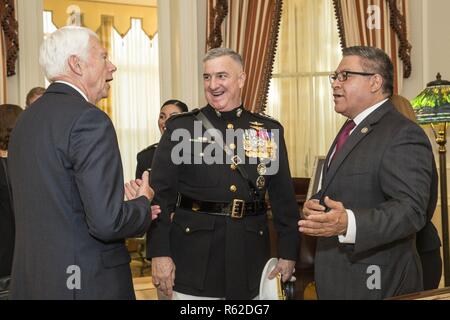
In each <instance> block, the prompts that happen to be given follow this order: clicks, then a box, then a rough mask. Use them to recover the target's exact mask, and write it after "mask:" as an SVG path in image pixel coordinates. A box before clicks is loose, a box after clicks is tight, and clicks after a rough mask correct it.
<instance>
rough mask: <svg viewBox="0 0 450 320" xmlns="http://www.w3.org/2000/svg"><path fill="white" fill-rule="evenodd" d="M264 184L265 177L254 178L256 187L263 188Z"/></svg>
mask: <svg viewBox="0 0 450 320" xmlns="http://www.w3.org/2000/svg"><path fill="white" fill-rule="evenodd" d="M265 185H266V178H264V177H263V176H259V177H258V179H256V186H257V187H258V189H263V188H264V186H265Z"/></svg>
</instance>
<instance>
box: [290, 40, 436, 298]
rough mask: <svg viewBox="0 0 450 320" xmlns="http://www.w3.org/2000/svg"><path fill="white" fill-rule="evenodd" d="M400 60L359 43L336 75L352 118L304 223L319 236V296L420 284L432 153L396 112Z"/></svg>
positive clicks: (337, 93)
mask: <svg viewBox="0 0 450 320" xmlns="http://www.w3.org/2000/svg"><path fill="white" fill-rule="evenodd" d="M393 78H394V77H393V65H392V61H391V60H390V58H389V56H388V55H387V54H386V53H385V52H384V51H383V50H381V49H378V48H373V47H366V46H356V47H348V48H345V49H344V50H343V59H342V60H341V63H340V64H339V66H338V67H337V70H336V72H335V73H333V74H331V75H330V82H331V86H332V89H333V97H334V102H335V107H334V108H335V111H336V112H337V113H339V114H341V115H343V116H345V117H346V118H347V121H346V123H345V124H344V126H343V127H342V129H341V130H340V132H339V134H338V135H337V137H336V139H335V141H334V142H333V144H332V145H331V147H330V149H329V152H328V155H327V157H326V160H325V166H324V170H323V178H322V186H321V189H320V191H319V192H318V193H317V194H316V195H315V196H313V197H312V199H310V200H308V201H306V203H305V205H304V207H303V214H304V219H301V220H300V221H299V227H300V228H299V231H300V232H304V233H305V234H307V235H311V236H315V237H318V238H317V248H316V256H315V271H314V277H315V281H316V288H317V294H318V297H319V299H384V298H389V297H393V296H398V295H403V294H408V293H412V292H417V291H421V290H423V280H422V266H421V261H420V257H419V255H418V253H417V249H416V233H417V232H418V231H419V230H421V229H422V228H423V227H424V226H425V223H426V220H427V208H428V204H429V200H430V190H431V188H432V179H433V178H432V172H433V152H432V149H431V144H430V141H429V139H428V137H427V136H426V134H425V133H424V131H423V130H422V128H420V127H419V126H418V125H417V124H415V123H413V122H412V121H410V120H408V119H406V118H405V117H404V116H402V115H401V114H400V113H399V112H397V111H396V110H395V108H394V106H393V105H392V103H391V102H390V101H389V98H390V97H391V96H392V93H393Z"/></svg>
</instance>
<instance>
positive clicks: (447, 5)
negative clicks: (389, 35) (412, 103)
mask: <svg viewBox="0 0 450 320" xmlns="http://www.w3.org/2000/svg"><path fill="white" fill-rule="evenodd" d="M449 12H450V1H449V0H410V18H409V20H410V23H409V24H410V41H411V44H412V53H411V55H412V67H413V70H412V74H411V78H410V79H405V80H404V82H403V91H402V95H404V96H405V97H407V98H408V99H413V98H414V97H416V96H417V95H418V94H419V93H420V92H421V91H422V90H423V89H424V88H425V86H426V84H427V83H428V82H430V81H433V80H435V79H436V74H437V73H438V72H440V73H441V75H442V77H443V79H446V80H450V28H449V26H448V13H449Z"/></svg>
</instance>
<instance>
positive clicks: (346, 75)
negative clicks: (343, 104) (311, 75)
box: [328, 71, 376, 84]
mask: <svg viewBox="0 0 450 320" xmlns="http://www.w3.org/2000/svg"><path fill="white" fill-rule="evenodd" d="M349 74H354V75H358V76H365V77H368V76H374V75H376V73H369V72H358V71H341V72H334V73H332V74H330V75H329V76H328V80H330V83H331V84H333V83H334V82H335V81H336V80H339V82H344V81H347V79H348V75H349ZM339 75H342V77H343V78H342V80H341V79H339ZM333 78H334V79H333Z"/></svg>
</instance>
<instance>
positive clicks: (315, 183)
mask: <svg viewBox="0 0 450 320" xmlns="http://www.w3.org/2000/svg"><path fill="white" fill-rule="evenodd" d="M325 158H326V157H325V156H316V158H315V159H314V165H313V171H312V176H311V180H310V182H309V187H308V193H307V194H306V200H309V199H311V197H312V196H313V195H315V194H316V193H317V192H319V190H320V187H321V185H322V171H323V166H324V164H325Z"/></svg>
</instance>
